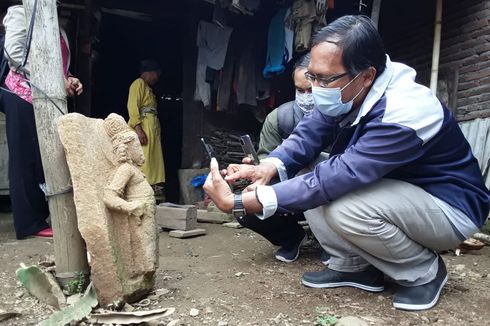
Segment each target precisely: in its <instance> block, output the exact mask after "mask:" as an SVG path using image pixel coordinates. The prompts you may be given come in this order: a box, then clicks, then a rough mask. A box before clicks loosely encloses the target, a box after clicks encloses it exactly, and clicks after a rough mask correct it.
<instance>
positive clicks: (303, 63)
mask: <svg viewBox="0 0 490 326" xmlns="http://www.w3.org/2000/svg"><path fill="white" fill-rule="evenodd" d="M309 64H310V52H308V53H307V54H305V55H303V56H302V57H301V58H299V59H298V61H296V62H295V63H294V71H296V69H308V65H309Z"/></svg>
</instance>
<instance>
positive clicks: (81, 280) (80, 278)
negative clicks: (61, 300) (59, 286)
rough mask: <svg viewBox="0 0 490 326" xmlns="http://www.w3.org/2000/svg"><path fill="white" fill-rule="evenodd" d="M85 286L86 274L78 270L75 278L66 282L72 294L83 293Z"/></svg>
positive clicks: (67, 288)
mask: <svg viewBox="0 0 490 326" xmlns="http://www.w3.org/2000/svg"><path fill="white" fill-rule="evenodd" d="M84 287H85V275H84V274H83V273H81V272H78V273H77V274H76V275H75V277H74V278H73V280H71V281H69V282H68V283H67V284H66V290H67V291H68V293H69V294H70V295H71V294H75V293H82V292H83V289H84Z"/></svg>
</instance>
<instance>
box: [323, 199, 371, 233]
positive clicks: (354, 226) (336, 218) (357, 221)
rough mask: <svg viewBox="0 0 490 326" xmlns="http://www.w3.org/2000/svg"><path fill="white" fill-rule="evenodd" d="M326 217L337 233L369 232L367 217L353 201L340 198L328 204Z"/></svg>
mask: <svg viewBox="0 0 490 326" xmlns="http://www.w3.org/2000/svg"><path fill="white" fill-rule="evenodd" d="M325 218H326V221H327V223H328V225H329V226H330V227H331V228H332V229H333V230H334V231H335V232H336V233H337V234H340V235H342V234H344V235H348V234H356V233H358V232H367V230H366V225H367V224H366V223H363V222H365V218H366V216H364V215H363V214H362V212H361V211H360V210H359V209H358V208H357V207H356V205H353V203H352V201H350V200H346V199H344V198H340V199H338V200H335V201H333V202H332V203H330V204H329V205H327V206H326V209H325Z"/></svg>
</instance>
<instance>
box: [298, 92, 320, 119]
mask: <svg viewBox="0 0 490 326" xmlns="http://www.w3.org/2000/svg"><path fill="white" fill-rule="evenodd" d="M295 102H296V104H297V105H298V106H299V108H300V109H301V111H303V113H304V114H305V115H307V114H310V113H311V111H312V110H313V108H314V107H315V101H314V100H313V94H311V93H308V92H300V91H298V90H296V99H295Z"/></svg>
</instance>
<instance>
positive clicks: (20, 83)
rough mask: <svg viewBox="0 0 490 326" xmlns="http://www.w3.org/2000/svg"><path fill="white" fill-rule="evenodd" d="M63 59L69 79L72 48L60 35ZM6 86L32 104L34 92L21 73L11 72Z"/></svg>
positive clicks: (64, 69)
mask: <svg viewBox="0 0 490 326" xmlns="http://www.w3.org/2000/svg"><path fill="white" fill-rule="evenodd" d="M60 46H61V59H62V61H63V74H64V76H65V77H68V62H69V58H70V48H69V47H68V44H67V43H66V40H65V39H64V37H63V36H62V35H61V34H60ZM5 85H6V86H7V88H8V89H9V90H11V91H12V92H14V93H15V94H16V95H17V96H19V97H20V98H21V99H23V100H25V101H27V102H29V103H31V104H32V92H31V87H30V86H29V82H28V80H27V79H26V78H25V77H24V76H23V75H22V74H19V73H16V72H15V71H13V70H10V71H9V73H8V75H7V77H6V78H5Z"/></svg>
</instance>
